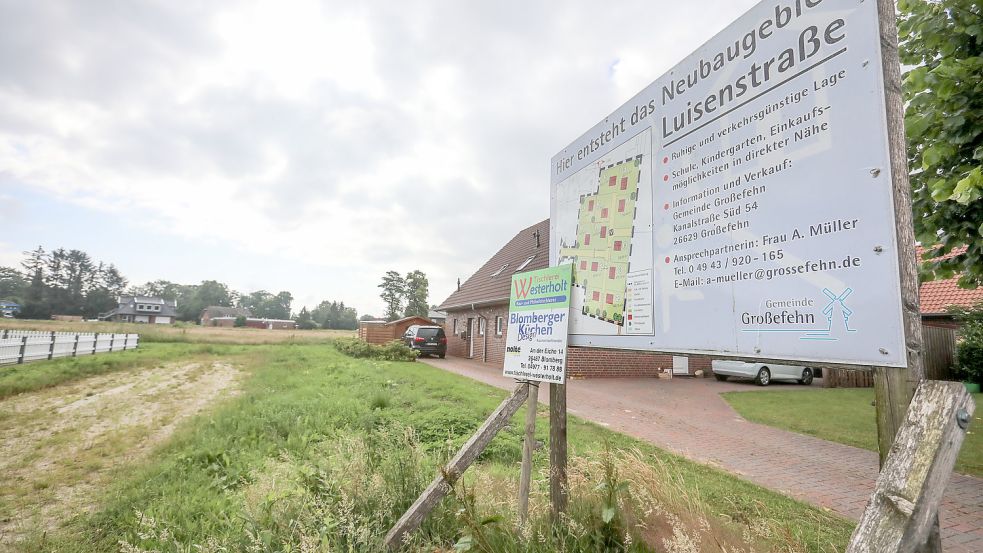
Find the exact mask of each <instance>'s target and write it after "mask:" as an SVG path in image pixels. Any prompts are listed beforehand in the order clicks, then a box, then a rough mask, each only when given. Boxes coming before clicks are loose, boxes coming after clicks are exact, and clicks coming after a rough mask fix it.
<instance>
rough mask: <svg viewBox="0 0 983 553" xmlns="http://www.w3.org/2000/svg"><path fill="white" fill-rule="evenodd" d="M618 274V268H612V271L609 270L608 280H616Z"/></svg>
mask: <svg viewBox="0 0 983 553" xmlns="http://www.w3.org/2000/svg"><path fill="white" fill-rule="evenodd" d="M617 273H618V269H617V268H616V267H611V268H610V269H608V278H614V275H616V274H617Z"/></svg>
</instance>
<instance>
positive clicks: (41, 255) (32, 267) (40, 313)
mask: <svg viewBox="0 0 983 553" xmlns="http://www.w3.org/2000/svg"><path fill="white" fill-rule="evenodd" d="M24 256H25V259H24V261H22V262H21V266H22V267H24V271H25V272H26V273H27V276H28V278H30V284H28V286H27V290H25V292H24V306H23V309H21V311H20V317H22V318H25V319H50V318H51V307H50V306H49V305H48V302H47V297H46V296H47V294H45V291H46V287H45V284H44V267H45V259H46V258H47V254H45V252H44V248H42V247H41V246H38V248H37V249H36V250H33V251H29V252H24Z"/></svg>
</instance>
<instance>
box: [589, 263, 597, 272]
mask: <svg viewBox="0 0 983 553" xmlns="http://www.w3.org/2000/svg"><path fill="white" fill-rule="evenodd" d="M590 270H591V271H597V261H591V264H590Z"/></svg>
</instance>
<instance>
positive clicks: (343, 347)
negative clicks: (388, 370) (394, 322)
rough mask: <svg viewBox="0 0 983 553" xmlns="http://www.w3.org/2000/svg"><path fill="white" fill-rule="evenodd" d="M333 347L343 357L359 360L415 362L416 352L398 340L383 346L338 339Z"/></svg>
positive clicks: (352, 339) (355, 339) (354, 339)
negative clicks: (343, 355) (342, 354)
mask: <svg viewBox="0 0 983 553" xmlns="http://www.w3.org/2000/svg"><path fill="white" fill-rule="evenodd" d="M334 347H335V348H336V349H337V350H338V351H340V352H341V353H344V354H345V355H348V356H351V357H355V358H359V359H382V360H384V361H415V360H416V357H417V355H418V354H417V352H416V351H415V350H413V349H411V348H409V347H406V344H404V343H403V342H401V341H399V340H393V341H392V342H388V343H386V344H383V345H381V346H380V345H376V344H370V343H368V342H365V341H362V340H360V339H358V338H339V339H337V340H335V341H334Z"/></svg>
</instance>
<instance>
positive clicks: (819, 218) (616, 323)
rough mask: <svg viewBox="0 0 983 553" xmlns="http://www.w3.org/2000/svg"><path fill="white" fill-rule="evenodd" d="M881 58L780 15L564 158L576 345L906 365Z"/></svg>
mask: <svg viewBox="0 0 983 553" xmlns="http://www.w3.org/2000/svg"><path fill="white" fill-rule="evenodd" d="M879 48H880V46H879V41H878V26H877V6H876V2H857V1H856V0H849V1H848V0H771V1H766V2H762V3H760V4H758V5H757V6H755V7H754V8H752V9H751V10H750V11H749V12H748V13H746V14H744V15H743V16H742V17H741V18H740V19H738V20H737V21H735V22H734V23H733V24H731V25H730V26H728V27H727V28H726V29H725V30H724V31H722V32H721V33H720V34H718V35H717V36H715V37H714V38H713V39H711V40H710V41H708V42H707V43H706V44H705V45H703V46H702V47H701V48H700V49H699V50H697V51H696V52H694V53H693V54H691V55H690V56H689V57H687V58H686V59H685V60H683V62H682V63H680V64H678V65H677V66H676V67H674V68H673V69H672V70H671V71H669V73H667V74H666V75H663V76H662V77H660V78H659V79H658V80H656V81H655V82H654V83H652V84H651V85H650V86H648V87H647V88H645V89H644V90H643V91H642V92H641V93H639V94H638V95H637V96H635V97H634V98H632V99H631V100H629V101H628V102H627V103H626V104H625V105H623V106H622V107H620V108H619V109H618V110H616V111H615V112H614V113H612V114H611V115H609V116H608V117H607V118H605V119H604V120H603V121H601V122H600V123H598V124H597V125H595V126H594V128H592V129H591V130H590V131H588V132H586V133H584V135H582V136H581V137H580V138H578V139H577V140H575V141H574V142H573V143H571V144H570V145H569V146H568V147H567V148H565V149H564V150H563V151H561V152H560V153H558V154H557V155H556V156H554V157H553V159H552V162H551V223H550V224H551V258H550V261H551V264H553V265H555V264H565V263H572V264H573V265H574V285H575V286H574V290H573V291H572V294H571V299H572V302H573V305H572V307H571V310H572V312H573V314H572V317H571V320H570V332H571V344H572V345H592V346H599V347H615V348H627V349H641V350H658V351H673V352H690V353H709V354H724V355H727V354H730V355H740V356H756V357H768V358H778V359H790V360H800V361H818V362H823V361H825V362H835V363H848V364H863V365H886V366H904V365H905V355H904V348H903V344H904V339H903V327H902V322H901V299H900V284H899V277H898V258H897V247H896V244H895V228H894V225H895V222H894V207H893V206H894V203H893V198H892V194H891V175H890V164H889V159H888V141H887V131H886V119H885V108H884V93H883V83H882V74H881V65H880V64H881V55H880V50H879Z"/></svg>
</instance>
